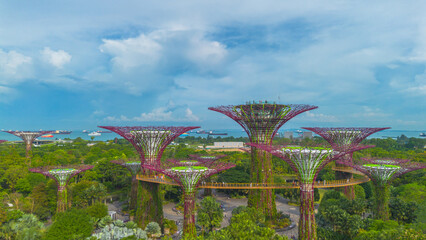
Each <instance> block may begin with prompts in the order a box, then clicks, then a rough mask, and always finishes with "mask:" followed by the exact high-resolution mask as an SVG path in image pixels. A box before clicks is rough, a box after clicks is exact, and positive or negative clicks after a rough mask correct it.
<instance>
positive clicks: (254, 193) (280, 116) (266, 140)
mask: <svg viewBox="0 0 426 240" xmlns="http://www.w3.org/2000/svg"><path fill="white" fill-rule="evenodd" d="M315 108H317V107H316V106H311V105H303V104H275V103H268V102H266V101H265V102H258V103H256V102H253V103H246V104H242V105H229V106H218V107H210V108H209V109H210V110H213V111H216V112H220V113H222V114H225V115H226V116H228V117H230V118H231V119H232V120H234V121H236V122H237V123H238V124H240V125H241V126H242V127H243V129H244V130H245V131H246V133H247V135H248V137H249V140H250V142H252V143H258V144H266V145H271V144H272V140H273V138H274V136H275V134H276V133H277V132H278V130H279V128H280V127H281V126H282V125H284V124H285V123H286V122H287V121H289V120H290V119H292V118H293V117H295V116H297V115H298V114H301V113H303V112H306V111H309V110H312V109H315ZM250 181H251V182H253V183H267V184H270V183H273V175H272V156H271V155H270V154H269V153H268V152H264V151H262V150H257V149H255V148H252V149H251V163H250ZM248 206H249V207H255V208H257V209H259V210H261V211H262V212H263V213H264V214H265V216H267V218H268V219H273V218H274V217H275V215H276V212H277V209H276V205H275V194H274V191H273V190H272V189H263V190H250V191H249V196H248Z"/></svg>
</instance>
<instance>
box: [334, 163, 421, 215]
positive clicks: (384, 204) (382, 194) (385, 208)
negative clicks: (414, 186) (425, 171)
mask: <svg viewBox="0 0 426 240" xmlns="http://www.w3.org/2000/svg"><path fill="white" fill-rule="evenodd" d="M341 163H342V164H345V165H347V166H350V167H353V168H354V169H356V170H358V171H360V172H362V173H364V174H365V175H367V176H368V177H370V179H371V181H372V182H373V185H374V193H375V202H374V208H373V214H374V217H375V218H376V219H382V220H384V221H386V220H389V197H390V190H389V189H390V187H389V186H390V184H391V182H392V180H393V179H395V178H397V177H399V176H401V175H402V174H405V173H408V172H411V171H414V170H418V169H422V168H426V165H425V164H421V163H412V162H410V161H409V160H408V159H378V158H377V159H368V158H361V159H360V160H357V161H354V162H352V163H349V162H341Z"/></svg>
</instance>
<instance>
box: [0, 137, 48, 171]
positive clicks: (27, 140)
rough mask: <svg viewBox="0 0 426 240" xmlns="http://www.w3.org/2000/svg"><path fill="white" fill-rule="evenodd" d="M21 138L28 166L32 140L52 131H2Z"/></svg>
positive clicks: (29, 164)
mask: <svg viewBox="0 0 426 240" xmlns="http://www.w3.org/2000/svg"><path fill="white" fill-rule="evenodd" d="M4 132H7V133H10V134H13V135H15V136H17V137H19V138H21V139H22V141H24V143H25V155H26V157H27V159H28V166H31V158H30V152H31V147H32V145H33V142H34V140H35V139H36V138H38V137H40V136H41V135H44V134H48V133H53V131H4Z"/></svg>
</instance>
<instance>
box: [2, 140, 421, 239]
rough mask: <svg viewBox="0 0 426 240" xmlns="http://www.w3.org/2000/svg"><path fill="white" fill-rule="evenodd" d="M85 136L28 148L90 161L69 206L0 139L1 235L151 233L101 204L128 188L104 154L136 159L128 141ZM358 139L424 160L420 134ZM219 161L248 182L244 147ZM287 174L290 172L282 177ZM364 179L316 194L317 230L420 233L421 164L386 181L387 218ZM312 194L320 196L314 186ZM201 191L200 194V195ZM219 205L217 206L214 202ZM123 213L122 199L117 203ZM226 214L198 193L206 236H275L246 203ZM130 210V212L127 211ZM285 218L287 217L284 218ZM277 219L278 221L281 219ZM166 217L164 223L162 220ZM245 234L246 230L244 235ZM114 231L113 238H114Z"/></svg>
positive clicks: (285, 173) (154, 231) (192, 144)
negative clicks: (374, 213) (352, 190)
mask: <svg viewBox="0 0 426 240" xmlns="http://www.w3.org/2000/svg"><path fill="white" fill-rule="evenodd" d="M247 140H248V139H247V138H233V137H227V138H221V139H213V138H208V139H204V138H195V137H186V138H178V139H177V140H176V143H177V144H176V145H171V146H169V147H168V148H167V149H166V151H165V153H164V155H163V157H164V158H172V157H175V158H186V157H187V156H188V155H189V154H193V153H200V152H201V153H206V152H204V151H202V150H200V148H199V147H198V146H203V145H211V144H213V142H214V141H243V142H247ZM274 142H275V143H276V144H295V143H299V144H307V145H317V144H320V143H324V141H323V140H322V139H321V138H314V139H312V140H309V139H304V140H302V141H301V142H296V140H294V141H291V140H289V139H283V138H276V139H275V140H274ZM88 143H89V142H88V141H85V140H82V139H75V140H74V141H73V142H72V143H57V144H50V145H44V146H40V147H37V148H35V147H34V148H33V151H32V153H31V155H32V167H40V166H47V165H66V164H82V163H84V164H92V165H94V166H95V167H94V168H93V169H92V170H89V171H87V172H85V173H82V174H79V175H77V176H76V177H74V178H73V179H72V180H71V181H70V184H69V187H68V189H69V192H68V198H69V199H70V202H71V204H72V205H71V209H70V210H68V211H66V212H64V213H60V214H55V213H56V198H57V196H56V192H57V187H56V184H55V182H54V181H53V180H51V179H48V178H46V177H44V176H43V175H41V174H36V173H30V172H29V171H28V166H27V164H26V163H27V160H26V158H25V148H24V146H23V144H19V143H3V144H1V145H0V159H1V160H0V239H83V238H87V237H91V239H98V238H99V239H101V236H105V235H106V234H107V233H109V232H111V231H112V230H114V231H112V232H120V234H122V235H120V236H122V238H121V239H138V238H140V239H143V238H145V237H156V236H157V235H158V227H156V225H155V224H154V223H152V224H150V225H149V226H150V227H149V228H148V227H147V228H146V229H140V228H138V227H137V226H136V225H135V224H134V223H133V222H128V223H122V222H120V221H112V220H111V219H110V218H109V216H106V215H107V207H106V205H105V203H106V201H107V200H108V201H109V200H111V199H113V200H118V201H120V202H123V203H126V202H127V200H128V193H129V191H130V180H131V176H130V174H129V173H128V171H127V170H126V169H124V168H122V167H120V166H118V165H116V164H112V163H110V162H109V161H110V160H114V159H137V158H138V156H137V154H136V152H135V151H134V150H133V147H132V146H131V145H130V144H129V143H128V142H127V141H125V140H122V139H116V140H114V141H109V142H96V144H95V145H93V146H88V145H87V144H88ZM364 143H365V144H374V145H376V148H371V149H366V150H363V151H361V152H357V153H355V155H354V157H355V158H359V157H366V156H368V157H390V158H409V159H412V160H413V161H417V162H425V163H426V152H425V150H424V146H425V145H426V139H416V138H407V137H405V136H401V137H399V138H398V139H390V138H389V139H369V140H366V141H364ZM225 154H226V155H227V157H226V158H224V161H230V162H234V163H235V164H236V165H237V167H235V168H233V169H230V170H228V171H226V172H224V173H222V174H219V175H218V176H215V177H214V178H213V181H220V182H249V165H248V164H249V158H250V156H249V154H247V153H244V152H226V153H225ZM273 161H274V169H273V171H274V173H275V175H276V177H275V179H274V180H275V182H279V181H286V180H287V181H292V180H291V179H292V177H293V172H292V170H291V169H290V167H289V166H288V165H287V164H286V163H285V162H284V161H281V160H280V159H277V158H274V159H273ZM332 166H333V163H331V164H329V165H328V166H327V167H326V168H325V169H323V170H322V171H321V172H320V174H319V175H318V178H319V179H321V180H333V179H334V172H333V171H332V170H331V167H332ZM289 179H290V180H289ZM371 188H372V187H371V183H365V184H362V185H361V186H358V187H356V195H357V198H356V199H355V200H354V201H349V200H346V199H345V198H344V197H343V196H342V195H341V194H340V193H339V192H336V191H326V193H325V194H324V195H323V196H322V198H321V201H320V202H319V203H320V204H319V211H318V214H317V215H316V218H317V223H318V226H319V228H318V236H319V237H320V238H321V239H343V238H350V239H422V238H423V239H424V237H425V235H424V234H425V233H426V175H425V171H424V170H421V171H415V172H412V173H409V174H406V175H404V176H402V177H400V178H397V179H396V180H395V181H394V182H393V184H392V188H391V201H390V209H391V220H390V221H387V222H381V221H379V220H372V219H371V218H370V217H371V214H370V212H371V211H370V208H371V204H372V202H373V199H374V195H373V193H372V191H371ZM162 192H163V193H164V197H165V201H171V202H176V203H179V201H180V199H181V191H180V189H179V188H177V187H172V186H163V187H162ZM225 193H227V194H229V196H231V197H244V196H245V195H246V194H247V191H245V190H238V191H237V190H226V191H225ZM276 193H277V194H280V195H282V196H283V197H284V198H288V199H290V200H291V201H292V202H294V203H297V202H298V197H299V194H298V190H280V191H276ZM315 194H316V199H315V200H316V201H319V200H320V195H319V192H318V191H316V192H315ZM206 199H207V198H206ZM219 209H220V208H219ZM122 211H123V212H124V213H127V212H126V211H127V205H126V204H124V205H122ZM238 211H239V213H238V214H237V213H236V212H235V214H234V215H233V216H232V218H231V222H230V225H229V226H228V227H227V228H224V229H222V230H220V231H214V229H217V228H218V226H219V225H218V223H220V222H221V219H222V218H221V217H222V216H221V214H222V213H221V211H220V210H218V209H217V204H216V203H215V201H214V199H207V200H204V202H203V203H202V204H200V206H199V208H198V219H197V221H198V224H199V227H200V233H202V236H200V238H206V239H250V238H251V239H272V238H276V239H280V237H279V236H277V235H275V234H274V230H272V229H271V228H270V227H273V226H266V225H265V222H264V216H261V215H259V214H258V213H256V212H255V210H253V209H242V210H241V209H240V210H238ZM130 214H131V213H130ZM285 221H287V223H289V222H288V220H285ZM285 221H284V220H283V222H285ZM164 224H165V226H162V227H163V228H167V229H168V230H171V231H172V233H173V232H176V230H177V228H176V225H175V224H174V222H173V221H167V220H166V221H165V223H164ZM166 225H167V226H166ZM247 234H248V235H247ZM118 239H119V238H118Z"/></svg>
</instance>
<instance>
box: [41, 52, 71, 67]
mask: <svg viewBox="0 0 426 240" xmlns="http://www.w3.org/2000/svg"><path fill="white" fill-rule="evenodd" d="M41 55H42V58H43V60H44V61H45V62H47V63H49V64H51V65H52V66H54V67H56V68H63V66H64V65H65V64H67V63H69V62H70V61H71V58H72V57H71V55H70V54H69V53H67V52H65V51H64V50H58V51H53V50H52V49H50V48H48V47H45V48H44V49H43V51H41Z"/></svg>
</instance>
